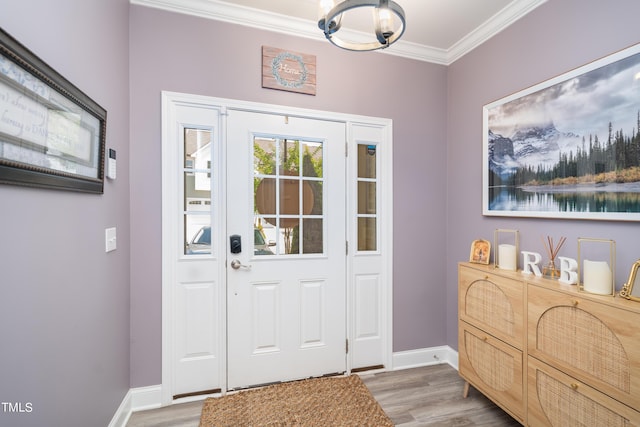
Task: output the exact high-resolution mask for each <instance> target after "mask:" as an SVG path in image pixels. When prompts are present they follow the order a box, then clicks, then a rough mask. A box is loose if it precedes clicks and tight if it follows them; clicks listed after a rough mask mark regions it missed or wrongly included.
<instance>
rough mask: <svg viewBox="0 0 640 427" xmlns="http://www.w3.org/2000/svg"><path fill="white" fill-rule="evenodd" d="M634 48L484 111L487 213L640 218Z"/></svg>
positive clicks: (639, 111)
mask: <svg viewBox="0 0 640 427" xmlns="http://www.w3.org/2000/svg"><path fill="white" fill-rule="evenodd" d="M638 123H640V44H636V45H634V46H631V47H629V48H626V49H624V50H621V51H618V52H615V53H613V54H611V55H608V56H606V57H604V58H601V59H599V60H596V61H593V62H591V63H589V64H586V65H584V66H582V67H579V68H576V69H574V70H571V71H569V72H567V73H564V74H562V75H559V76H557V77H555V78H552V79H550V80H547V81H544V82H542V83H539V84H537V85H535V86H532V87H529V88H527V89H524V90H522V91H519V92H517V93H514V94H511V95H509V96H506V97H504V98H502V99H499V100H497V101H494V102H492V103H490V104H487V105H485V106H484V107H483V158H482V161H483V168H482V171H483V201H482V209H483V211H482V213H483V215H485V216H506V217H534V218H564V219H593V220H617V221H640V156H639V153H640V129H639V127H638V126H639V125H638Z"/></svg>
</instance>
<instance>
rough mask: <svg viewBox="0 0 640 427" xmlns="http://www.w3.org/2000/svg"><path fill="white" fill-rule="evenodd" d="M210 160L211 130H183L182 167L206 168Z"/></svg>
mask: <svg viewBox="0 0 640 427" xmlns="http://www.w3.org/2000/svg"><path fill="white" fill-rule="evenodd" d="M210 162H211V131H210V130H205V129H185V130H184V167H185V168H192V169H208V166H207V164H208V163H209V164H210Z"/></svg>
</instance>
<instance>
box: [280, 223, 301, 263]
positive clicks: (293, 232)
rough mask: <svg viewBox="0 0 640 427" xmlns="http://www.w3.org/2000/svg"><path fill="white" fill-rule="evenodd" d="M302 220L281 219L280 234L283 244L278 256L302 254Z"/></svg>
mask: <svg viewBox="0 0 640 427" xmlns="http://www.w3.org/2000/svg"><path fill="white" fill-rule="evenodd" d="M299 232H300V219H299V218H281V219H280V233H281V235H282V242H283V244H282V245H281V247H279V248H278V254H299V253H300V239H299Z"/></svg>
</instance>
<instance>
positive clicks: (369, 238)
mask: <svg viewBox="0 0 640 427" xmlns="http://www.w3.org/2000/svg"><path fill="white" fill-rule="evenodd" d="M376 241H377V238H376V219H375V218H358V250H359V251H375V250H376V249H377V247H376V246H377V245H376Z"/></svg>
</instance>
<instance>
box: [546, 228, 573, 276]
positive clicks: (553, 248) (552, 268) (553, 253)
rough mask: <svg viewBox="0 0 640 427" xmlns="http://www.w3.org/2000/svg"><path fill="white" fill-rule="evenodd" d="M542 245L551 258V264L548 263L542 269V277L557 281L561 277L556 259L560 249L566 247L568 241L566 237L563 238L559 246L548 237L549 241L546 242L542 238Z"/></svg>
mask: <svg viewBox="0 0 640 427" xmlns="http://www.w3.org/2000/svg"><path fill="white" fill-rule="evenodd" d="M540 240H542V245H543V246H544V248H545V250H546V251H547V256H548V257H549V262H547V263H546V264H545V265H544V266H543V267H542V275H543V276H545V277H550V278H552V279H556V278H559V277H560V271H559V270H558V269H557V268H556V257H557V256H558V252H560V248H562V245H564V242H565V241H566V240H567V238H566V237H561V238H560V240H559V241H558V243H557V244H554V242H553V237H550V236H547V241H546V242H545V241H544V239H543V238H542V237H540Z"/></svg>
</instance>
